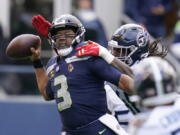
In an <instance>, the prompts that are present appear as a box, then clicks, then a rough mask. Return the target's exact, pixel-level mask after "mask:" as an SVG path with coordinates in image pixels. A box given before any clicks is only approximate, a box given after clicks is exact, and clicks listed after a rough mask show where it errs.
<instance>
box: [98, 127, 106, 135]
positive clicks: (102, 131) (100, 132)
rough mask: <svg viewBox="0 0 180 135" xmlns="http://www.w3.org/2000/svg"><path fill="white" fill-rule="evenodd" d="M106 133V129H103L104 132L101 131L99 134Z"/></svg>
mask: <svg viewBox="0 0 180 135" xmlns="http://www.w3.org/2000/svg"><path fill="white" fill-rule="evenodd" d="M105 131H106V128H105V129H103V130H101V131H99V132H98V133H99V134H100V135H101V134H103V133H104V132H105Z"/></svg>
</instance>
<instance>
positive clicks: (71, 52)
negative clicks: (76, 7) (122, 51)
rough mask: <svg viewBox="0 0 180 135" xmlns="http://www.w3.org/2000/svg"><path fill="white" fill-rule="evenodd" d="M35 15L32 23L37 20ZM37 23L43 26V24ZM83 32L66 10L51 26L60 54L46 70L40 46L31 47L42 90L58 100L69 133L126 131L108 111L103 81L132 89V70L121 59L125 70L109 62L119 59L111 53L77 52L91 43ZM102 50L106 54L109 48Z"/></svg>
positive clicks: (48, 97)
mask: <svg viewBox="0 0 180 135" xmlns="http://www.w3.org/2000/svg"><path fill="white" fill-rule="evenodd" d="M36 19H37V18H34V21H33V22H34V23H33V25H36V24H37V22H36ZM38 25H39V28H41V26H42V24H38ZM84 33H85V29H84V27H83V25H82V24H81V22H80V21H79V20H78V19H77V18H76V17H74V16H72V15H69V14H66V15H61V16H60V17H59V18H56V19H55V20H54V21H53V23H52V25H51V26H50V29H49V30H48V39H49V41H50V43H51V45H52V48H53V49H54V51H55V52H56V54H57V56H54V57H52V58H51V59H50V60H49V62H48V64H47V68H46V70H45V69H44V68H43V65H42V63H41V60H40V54H41V51H40V48H38V49H34V48H31V51H32V53H33V54H32V56H31V60H32V61H33V65H34V68H35V74H36V78H37V84H38V88H39V91H40V93H41V94H42V95H43V97H44V98H45V99H46V100H53V99H55V100H56V103H57V108H58V111H59V113H60V114H61V118H62V123H63V126H64V130H65V131H66V132H67V134H68V135H85V134H86V135H99V134H102V135H115V134H127V133H126V132H125V131H124V130H123V129H122V128H121V127H120V125H119V124H118V122H117V120H116V119H115V118H114V117H113V116H112V115H109V114H107V112H108V110H107V102H106V93H105V90H104V81H108V82H111V83H113V84H115V85H117V86H119V87H120V88H121V89H122V90H124V91H125V92H127V93H133V89H132V88H133V79H132V78H131V77H130V76H128V75H126V74H128V72H130V70H129V69H128V66H127V65H125V64H124V65H123V64H122V63H121V64H122V65H121V66H122V67H121V70H122V71H123V70H125V73H126V74H122V73H120V72H119V71H118V70H117V69H115V68H114V67H112V66H111V65H109V64H112V63H115V61H117V59H116V58H115V57H114V56H113V55H111V54H110V53H108V55H106V56H104V55H103V56H102V57H103V58H104V59H105V60H104V59H102V58H100V57H92V56H88V57H82V58H79V57H77V56H75V53H76V48H78V47H80V46H82V45H84V44H89V42H84V41H83V37H84ZM46 34H47V33H46ZM101 51H103V53H102V54H105V53H104V52H106V51H107V50H106V49H104V50H101ZM126 68H127V69H128V70H127V69H126ZM126 70H127V71H126ZM123 72H124V71H123Z"/></svg>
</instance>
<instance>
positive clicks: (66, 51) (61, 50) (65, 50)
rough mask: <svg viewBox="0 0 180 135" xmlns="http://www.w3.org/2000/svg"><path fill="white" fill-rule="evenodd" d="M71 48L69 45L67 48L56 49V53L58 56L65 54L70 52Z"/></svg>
mask: <svg viewBox="0 0 180 135" xmlns="http://www.w3.org/2000/svg"><path fill="white" fill-rule="evenodd" d="M72 50H73V47H72V46H70V47H68V48H64V49H57V53H58V55H59V56H67V55H68V54H70V53H71V52H72Z"/></svg>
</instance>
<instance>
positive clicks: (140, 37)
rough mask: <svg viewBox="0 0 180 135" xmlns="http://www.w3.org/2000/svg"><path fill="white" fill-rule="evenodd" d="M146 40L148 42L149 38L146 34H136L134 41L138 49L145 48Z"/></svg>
mask: <svg viewBox="0 0 180 135" xmlns="http://www.w3.org/2000/svg"><path fill="white" fill-rule="evenodd" d="M148 40H149V37H148V34H147V33H146V32H140V33H138V34H137V37H136V41H137V44H138V45H139V46H140V47H144V46H146V44H147V43H148Z"/></svg>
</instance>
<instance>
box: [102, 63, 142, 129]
mask: <svg viewBox="0 0 180 135" xmlns="http://www.w3.org/2000/svg"><path fill="white" fill-rule="evenodd" d="M138 63H139V61H138V62H136V63H135V64H133V66H131V68H132V70H133V69H134V67H136V65H137V64H138ZM118 89H119V88H118V87H117V86H115V85H113V84H109V83H105V90H106V98H107V106H108V109H109V111H111V112H112V113H113V115H114V116H115V117H116V118H117V120H118V122H119V124H120V125H121V126H122V127H123V128H124V129H125V130H126V131H127V128H128V124H129V122H130V121H131V120H132V119H134V114H133V113H132V112H131V110H130V109H129V108H128V107H127V106H126V104H128V106H129V107H130V108H131V109H132V111H133V112H135V113H137V110H136V109H135V108H134V107H133V106H132V105H131V104H130V103H128V102H126V104H125V103H124V102H123V100H122V99H124V101H125V100H126V99H125V96H124V95H123V92H122V93H121V94H120V95H119V96H120V97H118V96H117V94H116V93H115V91H117V90H118ZM121 98H122V99H121Z"/></svg>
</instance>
